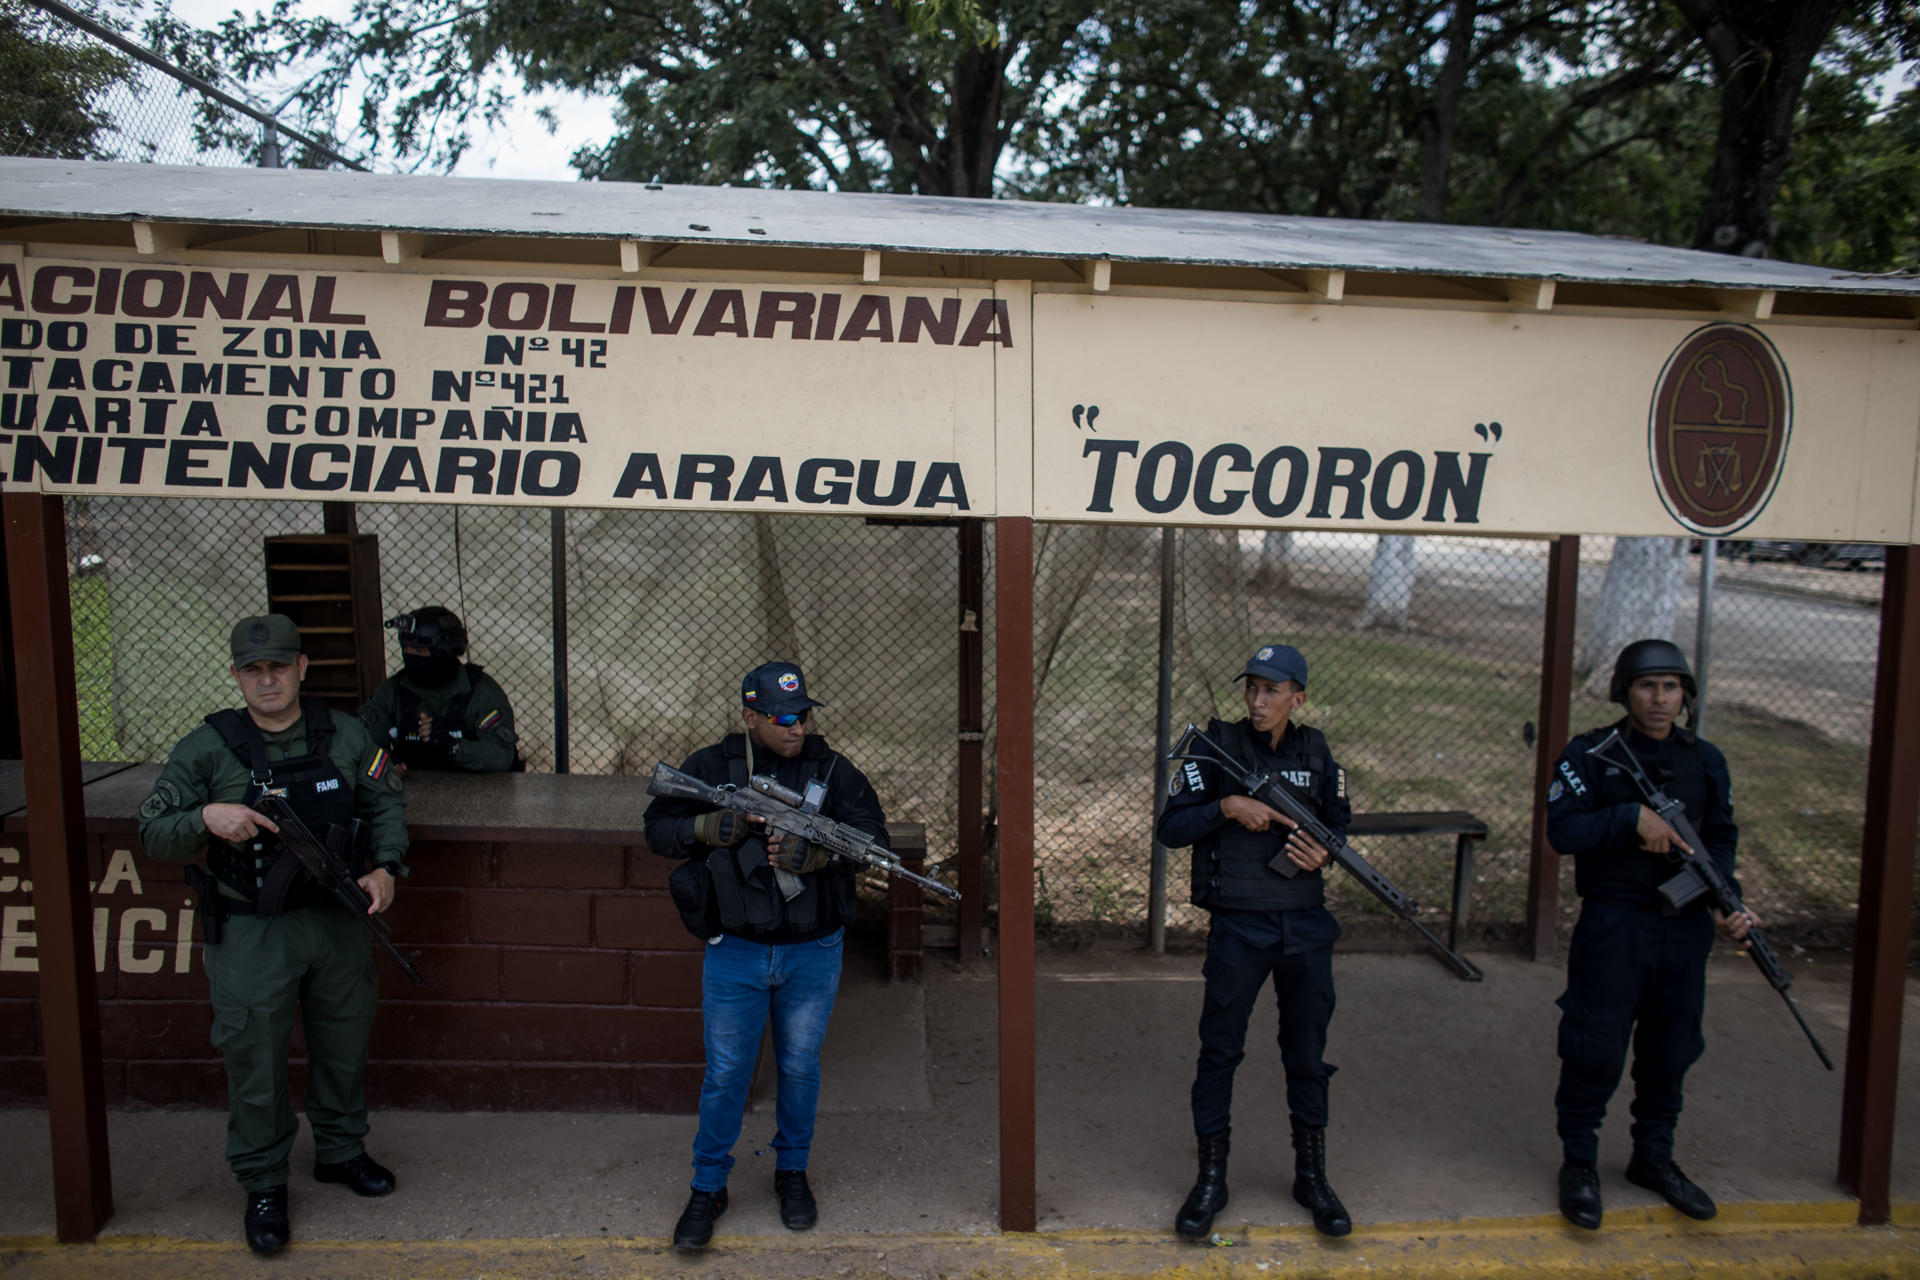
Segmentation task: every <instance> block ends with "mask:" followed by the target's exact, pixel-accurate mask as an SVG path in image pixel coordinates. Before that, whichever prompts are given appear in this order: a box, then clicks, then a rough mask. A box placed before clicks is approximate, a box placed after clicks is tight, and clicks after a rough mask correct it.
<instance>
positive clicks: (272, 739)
mask: <svg viewBox="0 0 1920 1280" xmlns="http://www.w3.org/2000/svg"><path fill="white" fill-rule="evenodd" d="M231 649H232V655H233V665H232V667H231V668H230V670H231V671H232V673H233V677H234V679H235V681H236V682H237V683H238V684H239V686H240V696H241V698H242V699H243V700H244V702H245V703H246V706H245V708H244V709H241V710H228V711H217V712H215V713H214V714H212V715H210V716H208V717H207V718H206V723H205V724H203V725H202V726H201V727H200V728H198V729H195V730H194V731H193V732H192V733H190V734H188V735H187V736H186V737H185V738H182V739H181V740H180V742H179V744H178V745H177V746H175V747H174V749H173V753H172V754H171V755H170V756H168V757H167V763H166V766H165V767H164V768H163V769H161V771H160V776H159V778H158V779H157V780H156V781H155V783H154V787H153V793H152V794H151V795H149V796H148V797H147V799H146V801H145V802H144V803H142V804H141V806H140V840H141V843H142V844H143V845H145V847H146V850H147V853H148V854H149V855H150V856H152V857H154V858H157V859H159V860H161V861H166V862H173V861H180V860H183V859H186V858H191V857H194V856H195V855H196V854H199V853H202V852H204V853H205V854H206V869H205V870H204V871H202V870H201V868H200V867H198V866H193V867H189V868H188V869H187V882H188V884H189V885H191V886H192V887H193V888H194V890H195V891H196V892H197V893H198V894H199V897H200V906H201V928H202V931H203V934H204V936H205V939H206V943H207V945H206V962H207V983H208V987H209V988H210V990H211V993H212V997H213V1046H214V1048H216V1049H218V1050H220V1053H221V1056H222V1057H223V1058H224V1059H225V1060H226V1067H227V1164H228V1166H229V1167H230V1168H231V1169H232V1170H233V1175H234V1177H235V1178H237V1179H239V1182H240V1186H241V1188H242V1189H243V1190H244V1191H245V1192H246V1210H245V1214H244V1217H243V1219H242V1229H243V1232H244V1234H245V1236H246V1240H247V1244H248V1245H249V1246H251V1247H252V1249H253V1251H254V1252H255V1253H261V1254H268V1253H273V1252H275V1251H276V1250H278V1249H279V1248H280V1247H281V1246H282V1245H284V1244H286V1242H287V1240H288V1238H289V1236H290V1234H291V1229H290V1226H289V1222H288V1215H287V1154H288V1152H289V1151H290V1150H291V1149H292V1147H293V1139H294V1135H295V1134H296V1133H297V1132H298V1131H299V1123H298V1122H297V1121H296V1120H295V1119H294V1115H293V1106H292V1103H291V1101H290V1099H289V1097H288V1092H287V1046H288V1041H289V1037H290V1036H291V1035H292V1033H293V1024H294V1019H295V1016H296V1013H295V1011H296V1009H297V1010H298V1017H299V1019H300V1023H301V1026H302V1028H303V1030H304V1032H305V1036H306V1048H307V1099H306V1101H307V1123H308V1124H309V1125H310V1126H311V1127H312V1129H313V1145H314V1156H315V1161H316V1163H315V1164H314V1167H313V1176H314V1178H315V1179H316V1180H318V1181H320V1182H338V1183H344V1184H345V1185H346V1186H348V1187H349V1188H351V1189H352V1190H354V1191H356V1192H358V1193H359V1194H361V1195H363V1196H384V1195H386V1194H388V1193H389V1192H391V1191H392V1190H393V1187H394V1177H393V1173H392V1172H391V1171H390V1170H388V1169H386V1168H384V1167H382V1166H381V1165H380V1164H379V1163H377V1162H376V1161H375V1160H374V1159H373V1157H371V1156H369V1155H368V1154H367V1152H366V1147H365V1145H364V1140H365V1138H366V1134H367V1101H366V1084H365V1078H364V1077H365V1069H366V1063H367V1036H368V1032H369V1031H370V1030H371V1028H372V1026H373V1014H374V999H375V975H374V967H373V947H372V944H371V942H370V940H369V938H368V934H367V928H366V926H365V924H364V923H363V922H362V921H360V920H358V919H356V918H355V916H354V914H353V913H352V912H351V911H350V910H348V909H347V908H346V907H344V906H342V905H341V904H340V903H339V901H338V900H337V899H335V898H334V897H333V896H332V895H331V894H330V893H328V892H327V891H326V890H325V889H323V888H321V887H320V886H319V885H318V884H316V883H314V881H313V880H312V879H311V878H309V877H308V876H307V875H306V873H305V872H304V870H302V869H301V867H300V864H299V862H298V860H296V859H295V858H294V857H293V855H292V854H291V853H289V852H287V851H285V850H284V849H282V848H281V847H280V846H279V844H278V842H277V841H276V839H275V832H276V831H277V830H278V828H277V827H275V826H274V824H273V822H272V821H271V820H269V819H268V818H267V817H265V816H264V815H263V814H261V813H258V812H256V811H255V810H254V809H253V808H252V807H250V806H252V805H253V804H255V803H256V802H257V801H258V800H259V798H260V797H261V796H262V795H263V794H266V793H268V792H271V793H273V794H275V795H280V796H284V797H285V799H286V802H287V804H288V805H289V806H290V807H291V808H292V809H293V811H294V812H295V813H296V814H298V815H299V817H300V819H301V821H302V822H304V823H305V825H306V826H307V827H308V828H309V829H310V830H312V831H313V833H314V834H315V835H318V836H320V837H322V838H325V837H326V835H327V833H328V832H329V831H330V830H331V829H332V828H334V827H341V828H345V829H347V830H349V831H351V830H354V829H355V824H356V820H358V821H359V823H360V825H359V827H358V832H359V835H358V838H357V839H355V840H354V842H353V843H352V845H351V847H350V849H349V851H348V855H347V857H348V862H349V863H350V864H351V866H352V868H353V871H354V873H355V874H356V875H357V877H358V879H359V883H360V887H361V888H362V889H364V890H365V891H366V893H367V896H368V897H369V898H371V899H372V907H371V910H372V911H374V912H380V911H385V910H386V909H387V907H388V906H389V905H390V904H391V903H392V902H393V893H394V878H395V877H396V876H399V875H402V874H404V870H403V868H402V865H401V864H402V859H403V858H404V857H405V854H406V848H407V828H406V801H405V799H404V798H403V796H402V794H401V790H400V777H399V772H398V770H396V769H394V768H393V767H392V765H391V757H390V756H389V754H388V753H387V752H386V751H385V750H384V749H383V748H382V747H381V746H380V745H379V744H378V743H376V742H374V741H373V739H372V738H371V737H370V736H369V735H368V734H367V731H366V729H365V727H364V726H362V725H361V723H360V722H359V721H358V720H355V719H353V718H352V717H350V716H336V715H334V714H333V713H332V711H331V710H329V708H328V707H327V704H326V703H324V702H321V701H320V700H318V699H302V698H301V697H300V682H301V680H302V679H303V678H304V677H305V675H306V671H307V659H306V656H305V655H304V654H302V653H301V652H300V632H299V629H298V628H297V627H296V626H295V625H294V623H293V621H292V620H291V619H290V618H286V617H283V616H281V615H280V614H271V615H268V616H266V617H260V618H242V619H241V620H240V622H239V624H238V625H236V626H235V627H234V629H233V634H232V637H231Z"/></svg>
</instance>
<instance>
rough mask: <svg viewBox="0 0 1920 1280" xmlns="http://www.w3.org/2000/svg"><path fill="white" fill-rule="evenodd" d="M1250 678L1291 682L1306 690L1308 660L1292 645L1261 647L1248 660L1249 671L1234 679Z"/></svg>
mask: <svg viewBox="0 0 1920 1280" xmlns="http://www.w3.org/2000/svg"><path fill="white" fill-rule="evenodd" d="M1248 676H1260V677H1261V678H1263V679H1266V680H1272V681H1274V682H1276V683H1278V682H1279V681H1282V680H1291V681H1293V682H1294V683H1295V684H1297V685H1299V686H1300V687H1301V688H1302V689H1304V688H1306V687H1307V660H1306V659H1305V658H1303V657H1301V656H1300V651H1299V650H1298V649H1296V648H1294V647H1293V646H1292V645H1290V644H1266V645H1261V646H1260V648H1259V649H1258V650H1256V651H1255V653H1254V655H1253V656H1252V657H1251V658H1248V659H1247V669H1246V670H1245V671H1242V672H1241V673H1240V674H1239V675H1237V676H1235V677H1234V679H1235V680H1245V679H1246V678H1247V677H1248Z"/></svg>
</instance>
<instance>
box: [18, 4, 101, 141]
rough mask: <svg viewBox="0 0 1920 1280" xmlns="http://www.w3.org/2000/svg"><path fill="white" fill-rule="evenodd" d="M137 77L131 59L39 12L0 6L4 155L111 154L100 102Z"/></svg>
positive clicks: (23, 7) (19, 6) (22, 7)
mask: <svg viewBox="0 0 1920 1280" xmlns="http://www.w3.org/2000/svg"><path fill="white" fill-rule="evenodd" d="M100 16H106V15H100ZM132 74H133V68H132V64H131V63H130V62H128V60H127V59H126V58H124V57H121V56H120V55H119V54H117V53H115V52H114V51H113V50H112V49H109V48H107V47H105V46H103V45H100V44H98V43H96V42H95V41H93V39H92V38H91V37H89V36H86V35H83V34H82V33H80V32H79V31H76V30H74V29H72V28H68V27H65V26H61V25H60V24H57V23H55V22H53V21H51V20H50V19H48V18H46V17H45V16H44V15H42V14H40V13H39V12H38V11H35V10H29V9H27V8H26V7H25V6H21V5H12V6H9V7H7V8H6V9H4V10H0V154H4V155H10V156H45V157H49V158H55V159H63V160H107V159H112V158H113V155H112V153H111V152H110V151H109V150H108V149H107V147H106V145H105V141H106V135H107V134H108V133H109V131H110V130H111V129H112V124H113V122H112V121H111V120H110V119H108V117H107V116H106V115H105V114H104V112H102V110H101V109H100V106H99V99H100V97H101V95H102V94H104V93H105V92H106V91H107V90H109V89H111V88H113V87H114V86H115V85H118V84H121V83H124V82H126V81H128V80H130V79H131V78H132Z"/></svg>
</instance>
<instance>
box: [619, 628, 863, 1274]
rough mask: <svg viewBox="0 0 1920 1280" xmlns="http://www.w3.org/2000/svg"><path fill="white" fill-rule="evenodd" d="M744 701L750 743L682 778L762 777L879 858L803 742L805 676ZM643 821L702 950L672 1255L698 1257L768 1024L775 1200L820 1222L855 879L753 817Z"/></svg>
mask: <svg viewBox="0 0 1920 1280" xmlns="http://www.w3.org/2000/svg"><path fill="white" fill-rule="evenodd" d="M740 701H741V703H742V706H741V711H740V719H741V721H742V726H743V729H744V732H742V733H734V734H729V735H727V737H725V738H724V739H722V740H721V741H720V742H718V743H715V744H714V745H713V746H710V747H705V748H702V749H701V750H699V751H696V752H694V753H693V754H692V755H691V756H688V757H687V759H686V762H685V763H684V764H682V765H681V766H680V768H681V770H682V772H685V773H689V774H692V775H693V776H694V777H696V778H698V779H700V780H701V781H702V782H705V783H708V784H710V785H714V786H733V787H740V788H744V787H745V786H746V785H747V781H748V779H749V778H751V777H753V776H755V775H770V776H771V777H773V778H774V780H776V781H777V782H780V783H781V784H783V785H784V786H786V787H788V788H790V789H792V790H793V791H795V792H798V793H802V794H805V795H807V796H808V798H809V801H810V802H817V804H818V807H819V812H821V813H822V814H824V815H826V816H827V817H828V818H831V819H833V820H834V821H835V822H840V823H844V824H846V825H847V826H850V827H854V828H856V829H858V830H860V831H864V832H866V833H867V834H868V835H871V836H873V837H874V838H875V839H876V840H877V841H878V842H879V843H880V844H881V845H883V846H884V845H885V844H886V839H887V823H886V817H885V816H884V815H883V814H882V813H881V811H880V801H879V798H878V797H876V796H875V795H874V793H873V787H872V786H871V785H870V784H869V783H868V782H867V779H866V775H864V774H862V773H861V772H860V770H859V769H857V768H855V767H854V766H853V764H852V763H851V762H850V761H849V760H847V758H846V757H845V756H842V755H840V754H839V753H838V752H836V751H833V750H832V749H830V748H829V747H828V746H827V740H826V739H825V738H823V737H820V736H819V735H818V734H810V733H808V732H807V730H806V724H807V718H808V714H809V713H810V712H811V711H812V709H813V708H814V707H817V706H820V705H822V704H821V703H818V702H816V701H814V700H813V699H812V698H810V697H808V696H807V686H806V681H805V679H804V678H803V677H802V676H801V674H800V668H798V667H796V666H794V665H793V664H792V663H790V662H768V663H765V664H763V665H761V666H758V667H755V668H754V669H753V670H752V671H749V672H747V675H746V678H745V679H744V680H742V681H741V682H740ZM644 821H645V824H646V833H647V846H648V847H649V848H651V849H652V850H653V851H654V852H655V853H658V854H662V855H664V856H666V857H669V858H680V859H684V860H685V861H684V862H683V863H682V865H681V866H679V867H676V868H675V869H674V872H673V874H672V875H671V876H670V877H669V878H668V884H669V887H670V888H671V889H672V891H673V896H674V905H675V906H676V907H678V908H679V910H680V914H681V918H682V919H683V920H684V921H685V923H686V925H687V928H688V930H689V931H690V932H692V933H694V934H695V935H696V936H698V937H700V938H701V939H703V940H704V941H705V942H706V944H707V945H706V952H705V956H704V959H703V962H702V965H701V976H700V1014H701V1019H702V1022H703V1025H704V1034H705V1039H706V1051H707V1053H706V1057H707V1070H706V1077H705V1079H704V1080H702V1082H701V1085H700V1129H699V1132H698V1134H697V1135H696V1136H695V1138H694V1140H693V1188H692V1194H691V1195H690V1196H689V1197H688V1200H687V1207H686V1210H685V1212H683V1213H682V1214H681V1215H680V1220H679V1221H678V1222H677V1223H675V1224H674V1228H673V1243H674V1245H675V1246H676V1247H677V1248H680V1249H687V1250H695V1249H704V1248H705V1247H706V1246H707V1243H708V1242H709V1241H710V1240H712V1238H713V1224H714V1220H715V1219H716V1218H718V1217H719V1216H720V1215H721V1214H723V1213H725V1212H726V1209H727V1174H728V1172H729V1171H730V1170H731V1169H732V1168H733V1155H732V1151H733V1145H734V1143H735V1141H736V1140H738V1138H739V1136H740V1127H741V1121H742V1119H743V1117H744V1115H745V1111H746V1105H747V1090H748V1086H750V1085H751V1084H752V1083H753V1068H754V1062H755V1058H756V1055H757V1053H758V1050H759V1046H760V1032H761V1028H762V1027H765V1026H767V1025H768V1019H769V1015H771V1019H772V1033H773V1050H774V1054H775V1063H776V1065H777V1067H778V1068H779V1088H778V1091H777V1093H776V1095H775V1098H776V1101H775V1112H774V1118H775V1127H776V1130H777V1131H776V1133H775V1135H774V1139H773V1150H774V1154H775V1161H774V1170H775V1172H774V1175H773V1183H774V1194H775V1195H776V1196H777V1197H778V1199H779V1202H780V1221H781V1222H783V1223H785V1224H786V1225H787V1227H788V1228H790V1229H791V1230H794V1231H805V1230H807V1229H808V1228H809V1227H811V1226H813V1224H814V1221H815V1219H816V1217H817V1207H816V1204H815V1201H814V1196H813V1191H812V1188H811V1187H810V1186H809V1185H808V1183H807V1160H808V1156H809V1154H810V1153H811V1151H812V1146H813V1122H814V1113H815V1111H816V1109H817V1106H818V1103H819V1100H820V1045H821V1042H822V1041H823V1040H824V1039H825V1038H826V1034H827V1019H828V1018H829V1016H830V1015H831V1014H832V1013H833V1002H834V997H835V996H836V995H837V994H838V993H839V988H840V952H841V939H842V932H841V931H842V929H843V927H844V926H845V925H847V924H849V923H851V922H852V920H853V918H854V907H855V900H854V884H853V869H852V868H851V867H850V866H848V865H847V864H845V863H843V862H833V861H829V859H828V855H827V851H826V850H825V849H822V848H820V847H818V846H809V845H808V844H807V843H806V842H805V841H795V840H790V839H783V838H782V837H781V836H780V835H779V834H777V833H775V834H773V835H765V834H764V824H763V823H762V821H761V819H759V818H757V817H743V816H742V815H739V814H735V813H730V812H728V811H726V810H724V809H711V808H707V807H705V806H703V805H701V804H700V803H699V802H697V801H691V800H676V799H669V798H667V797H661V798H658V799H656V800H654V802H653V803H652V804H650V805H648V806H647V812H646V817H645V819H644ZM776 872H778V873H779V874H776ZM783 881H784V883H783Z"/></svg>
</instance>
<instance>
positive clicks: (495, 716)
mask: <svg viewBox="0 0 1920 1280" xmlns="http://www.w3.org/2000/svg"><path fill="white" fill-rule="evenodd" d="M499 723H500V712H499V709H498V708H495V709H494V710H492V711H489V712H487V714H486V715H484V716H482V717H481V718H480V723H479V724H477V725H475V726H474V727H473V728H474V732H475V733H485V732H486V731H487V730H489V729H491V728H493V726H495V725H497V724H499Z"/></svg>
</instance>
